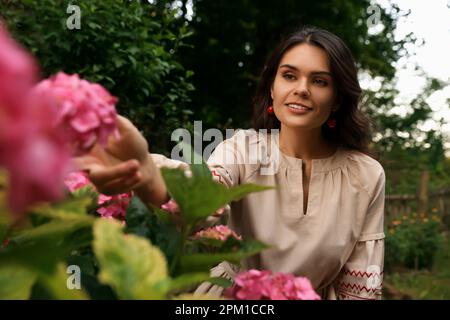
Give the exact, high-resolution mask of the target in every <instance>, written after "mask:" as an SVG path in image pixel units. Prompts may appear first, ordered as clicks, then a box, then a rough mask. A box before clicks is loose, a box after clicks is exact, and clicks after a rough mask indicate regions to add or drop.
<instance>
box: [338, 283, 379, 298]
mask: <svg viewBox="0 0 450 320" xmlns="http://www.w3.org/2000/svg"><path fill="white" fill-rule="evenodd" d="M381 285H382V284H381V283H380V286H379V287H381ZM339 286H340V287H344V288H346V289H352V290H357V291H358V292H362V291H363V290H364V291H366V292H367V293H375V294H376V295H381V292H380V289H379V288H367V287H366V286H360V285H357V284H356V283H345V282H340V283H339Z"/></svg>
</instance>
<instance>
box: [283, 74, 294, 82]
mask: <svg viewBox="0 0 450 320" xmlns="http://www.w3.org/2000/svg"><path fill="white" fill-rule="evenodd" d="M283 78H284V79H286V80H295V76H294V75H293V74H292V73H284V74H283Z"/></svg>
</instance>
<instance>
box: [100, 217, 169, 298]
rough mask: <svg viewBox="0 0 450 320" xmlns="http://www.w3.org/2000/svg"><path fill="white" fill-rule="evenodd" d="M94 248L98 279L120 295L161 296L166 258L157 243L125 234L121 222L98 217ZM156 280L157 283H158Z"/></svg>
mask: <svg viewBox="0 0 450 320" xmlns="http://www.w3.org/2000/svg"><path fill="white" fill-rule="evenodd" d="M94 252H95V255H96V257H97V259H98V261H99V264H100V266H101V271H100V274H99V278H100V281H101V282H102V283H105V284H109V285H110V286H112V287H113V288H114V290H115V291H116V293H117V295H118V296H119V298H121V299H163V298H164V297H165V295H166V288H165V287H164V286H161V285H160V284H161V283H162V281H164V280H167V278H168V271H167V262H166V260H165V258H164V255H163V253H162V252H161V251H160V249H159V248H158V247H155V246H153V245H151V244H150V242H149V241H147V240H146V239H144V238H141V237H138V236H135V235H124V234H123V233H122V226H121V225H120V223H118V222H116V221H111V220H105V219H99V220H98V221H96V222H95V224H94ZM158 283H159V284H158Z"/></svg>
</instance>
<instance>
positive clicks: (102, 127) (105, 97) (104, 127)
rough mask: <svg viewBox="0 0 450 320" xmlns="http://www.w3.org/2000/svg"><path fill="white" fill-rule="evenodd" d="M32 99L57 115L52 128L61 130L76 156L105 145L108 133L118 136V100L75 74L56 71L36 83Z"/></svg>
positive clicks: (97, 85) (103, 89)
mask: <svg viewBox="0 0 450 320" xmlns="http://www.w3.org/2000/svg"><path fill="white" fill-rule="evenodd" d="M32 96H33V97H37V100H38V101H40V103H44V104H47V105H49V106H51V107H52V108H53V112H54V113H56V114H57V119H56V121H55V126H59V127H61V128H62V129H63V130H64V132H65V134H66V135H67V138H68V140H69V141H70V142H71V144H72V149H73V153H74V154H75V155H82V154H85V153H87V152H88V151H89V150H90V149H91V148H92V147H93V146H94V144H95V143H97V142H99V143H100V145H102V146H105V145H106V144H107V141H108V138H109V136H110V135H111V134H115V135H118V134H119V131H118V130H117V125H116V116H117V113H116V109H115V104H116V103H117V98H116V97H114V96H112V95H111V94H110V93H109V92H108V91H107V90H106V89H105V88H103V87H102V86H101V85H99V84H96V83H90V82H88V81H86V80H83V79H80V78H79V76H78V75H77V74H74V75H67V74H65V73H63V72H59V73H58V74H56V75H55V76H53V77H51V78H50V79H46V80H43V81H41V82H40V83H39V84H37V85H36V86H35V87H34V88H33V92H32Z"/></svg>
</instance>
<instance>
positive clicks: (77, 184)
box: [64, 172, 91, 192]
mask: <svg viewBox="0 0 450 320" xmlns="http://www.w3.org/2000/svg"><path fill="white" fill-rule="evenodd" d="M64 183H65V184H66V186H67V188H69V190H70V192H74V191H76V190H78V189H81V188H83V187H85V186H87V185H88V184H90V183H91V182H90V181H89V179H88V178H87V175H86V174H85V173H84V172H71V173H69V174H68V175H67V176H66V177H65V179H64Z"/></svg>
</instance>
